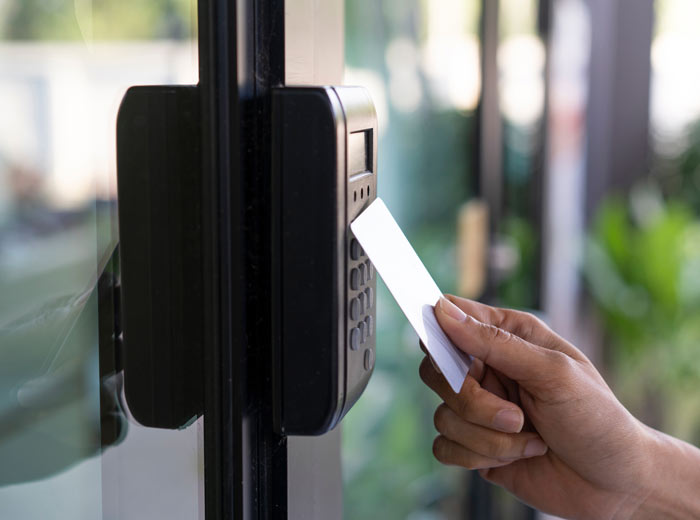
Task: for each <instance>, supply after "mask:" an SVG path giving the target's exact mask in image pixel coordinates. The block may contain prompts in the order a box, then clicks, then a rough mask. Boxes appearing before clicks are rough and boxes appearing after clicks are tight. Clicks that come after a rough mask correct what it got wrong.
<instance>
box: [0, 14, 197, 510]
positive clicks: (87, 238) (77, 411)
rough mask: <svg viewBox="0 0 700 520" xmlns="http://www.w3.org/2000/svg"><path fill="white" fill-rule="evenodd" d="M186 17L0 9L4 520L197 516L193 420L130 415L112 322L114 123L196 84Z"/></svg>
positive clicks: (191, 17)
mask: <svg viewBox="0 0 700 520" xmlns="http://www.w3.org/2000/svg"><path fill="white" fill-rule="evenodd" d="M196 12H197V11H196V4H195V2H194V0H159V1H151V0H148V1H147V0H126V1H125V0H105V1H99V2H98V1H93V0H51V1H44V0H5V1H3V2H0V461H2V463H1V464H0V517H1V518H17V519H33V518H36V519H44V518H71V519H76V520H79V519H84V518H85V519H87V518H90V519H95V518H104V519H111V518H129V519H139V518H144V519H145V518H183V519H192V518H203V514H204V498H203V471H204V470H203V460H204V457H203V434H202V420H201V419H200V420H198V421H195V422H193V423H192V424H190V425H189V426H188V427H186V428H184V429H181V430H174V431H169V430H162V429H154V428H146V427H144V426H141V425H139V424H138V422H136V421H135V420H134V419H133V418H132V417H131V415H130V413H129V409H128V404H127V403H126V401H125V399H124V389H123V377H122V373H121V362H120V355H121V353H120V337H119V336H118V327H119V322H118V320H119V317H118V313H117V312H115V311H116V310H117V309H118V307H119V300H118V284H119V265H118V264H119V262H118V254H117V246H118V242H119V235H118V229H117V220H116V215H117V213H116V212H117V202H118V201H117V193H116V146H115V141H116V136H115V128H116V125H115V122H116V117H117V111H118V109H119V105H120V101H121V99H122V97H123V95H124V93H125V91H126V89H127V88H128V87H129V86H131V85H136V84H139V85H148V84H193V83H197V81H198V54H197V42H196ZM121 210H122V211H128V210H129V208H121Z"/></svg>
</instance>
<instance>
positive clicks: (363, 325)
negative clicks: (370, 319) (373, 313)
mask: <svg viewBox="0 0 700 520" xmlns="http://www.w3.org/2000/svg"><path fill="white" fill-rule="evenodd" d="M357 328H358V329H360V343H364V342H365V341H367V336H368V334H367V324H366V323H365V322H364V321H361V322H360V323H358V324H357Z"/></svg>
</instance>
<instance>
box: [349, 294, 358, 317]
mask: <svg viewBox="0 0 700 520" xmlns="http://www.w3.org/2000/svg"><path fill="white" fill-rule="evenodd" d="M359 317H360V302H359V301H358V299H357V298H353V299H352V300H350V318H351V319H353V320H356V319H358V318H359Z"/></svg>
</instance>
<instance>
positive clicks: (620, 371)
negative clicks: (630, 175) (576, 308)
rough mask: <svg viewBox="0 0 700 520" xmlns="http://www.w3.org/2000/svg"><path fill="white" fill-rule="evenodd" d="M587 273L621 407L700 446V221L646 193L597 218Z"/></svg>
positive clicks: (684, 207)
mask: <svg viewBox="0 0 700 520" xmlns="http://www.w3.org/2000/svg"><path fill="white" fill-rule="evenodd" d="M584 272H585V277H586V280H587V281H588V286H589V289H590V293H591V295H592V296H593V300H594V302H595V304H596V306H597V308H598V309H599V311H600V313H601V315H602V317H603V320H604V324H605V327H606V332H607V335H608V337H607V339H608V346H609V351H608V352H609V360H610V363H611V368H612V370H613V377H614V380H615V382H616V384H617V386H618V391H619V392H620V395H621V397H622V399H623V400H624V401H625V402H626V404H627V405H628V406H630V407H631V408H632V409H633V411H635V412H636V413H638V414H639V415H641V416H642V417H643V418H644V419H645V420H647V421H648V422H651V423H653V424H654V425H655V426H659V427H662V428H664V429H666V430H668V431H670V432H672V433H674V434H676V435H680V436H682V437H685V438H687V439H688V440H692V441H698V440H700V414H698V412H697V411H695V412H693V413H692V414H690V415H689V414H688V411H689V410H692V409H693V408H695V410H697V407H696V406H694V405H693V406H691V405H690V404H689V403H697V402H698V397H695V396H696V395H697V391H696V388H697V384H698V383H700V364H699V363H698V362H697V359H698V356H700V220H698V218H697V217H696V216H695V214H694V212H693V210H692V208H691V207H690V206H689V205H688V204H687V203H685V202H680V201H674V200H671V201H665V200H664V199H663V198H662V196H661V195H660V193H658V192H657V191H656V190H654V189H652V188H650V187H648V186H646V187H643V188H637V189H636V190H634V191H633V192H632V194H631V196H630V198H629V201H625V200H621V199H610V200H608V201H606V202H605V203H604V204H603V205H602V206H601V207H600V209H599V210H598V212H597V215H596V217H595V219H594V223H593V226H592V229H591V232H590V235H589V238H588V241H587V244H586V257H585V262H584Z"/></svg>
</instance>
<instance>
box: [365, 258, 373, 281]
mask: <svg viewBox="0 0 700 520" xmlns="http://www.w3.org/2000/svg"><path fill="white" fill-rule="evenodd" d="M365 265H366V266H367V280H371V279H372V278H374V264H372V262H370V261H369V260H367V261H366V262H365Z"/></svg>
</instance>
